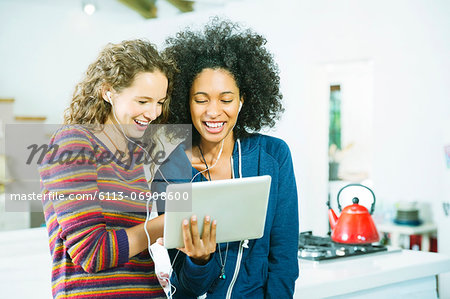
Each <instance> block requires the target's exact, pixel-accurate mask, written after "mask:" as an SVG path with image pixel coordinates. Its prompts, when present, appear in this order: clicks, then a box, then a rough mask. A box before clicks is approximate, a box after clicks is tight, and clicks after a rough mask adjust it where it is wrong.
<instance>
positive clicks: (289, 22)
mask: <svg viewBox="0 0 450 299" xmlns="http://www.w3.org/2000/svg"><path fill="white" fill-rule="evenodd" d="M98 2H99V4H102V5H103V9H102V7H101V6H100V9H99V11H98V12H96V13H95V14H94V15H93V16H91V17H88V16H86V15H84V14H83V13H82V12H81V1H70V2H69V1H64V2H61V1H57V0H46V1H30V0H14V1H13V0H0V62H1V63H0V65H1V72H0V97H13V98H15V99H16V104H15V108H14V109H15V113H16V114H21V115H46V116H47V117H48V122H49V123H57V122H60V121H61V120H62V113H63V110H64V108H65V107H66V106H67V104H68V102H69V99H70V95H71V93H72V91H73V87H74V86H75V84H76V82H77V81H78V80H79V79H80V78H81V76H82V72H83V71H84V70H85V69H86V67H87V65H88V64H89V63H90V62H91V61H92V60H93V59H94V58H95V56H96V55H97V53H98V51H99V49H100V48H101V47H102V46H103V45H105V44H106V43H107V42H118V41H121V40H123V39H129V38H135V37H146V38H148V39H150V40H151V41H153V42H154V43H156V44H158V45H161V44H162V42H163V40H164V38H165V37H166V36H167V35H168V34H172V33H174V32H176V31H177V30H178V29H179V28H181V27H183V26H184V25H185V24H191V23H196V24H201V23H204V22H205V21H206V20H207V19H208V16H209V15H213V14H217V13H219V14H222V15H226V16H228V17H229V18H231V19H233V20H237V21H243V22H245V23H246V24H247V25H249V26H251V27H253V28H254V29H256V30H257V31H259V32H261V33H263V34H264V35H265V36H266V37H267V39H268V41H269V42H268V46H269V48H270V49H271V50H272V51H273V52H274V54H275V58H276V60H277V61H278V63H279V65H280V70H281V78H282V91H283V93H284V99H285V106H286V113H285V114H284V116H283V118H282V121H281V122H280V123H279V125H278V126H277V128H276V130H275V131H273V132H272V133H271V134H273V135H275V136H279V137H281V138H283V139H285V140H286V141H287V142H288V143H289V145H290V147H291V151H292V154H293V158H294V163H295V167H296V176H297V181H298V185H299V196H300V216H301V218H300V225H301V230H307V229H313V230H314V231H315V232H317V233H323V232H324V231H325V229H326V208H325V202H326V199H327V171H328V169H327V167H328V158H327V146H328V135H327V134H328V131H327V130H328V123H327V121H328V110H327V103H326V102H324V101H322V100H321V99H320V98H317V97H316V96H315V93H314V92H313V90H314V88H313V87H314V86H315V84H316V82H314V78H315V76H314V72H315V71H314V70H315V69H317V66H318V65H322V64H324V63H342V62H346V61H361V60H371V61H373V70H374V72H373V78H374V84H373V90H374V94H373V134H372V135H373V136H374V140H373V144H374V147H373V149H372V150H373V161H372V167H371V169H372V170H373V177H372V180H373V182H374V188H375V192H376V193H377V195H378V198H379V199H380V202H379V203H380V208H381V207H382V206H385V207H387V206H389V205H390V204H392V203H393V202H394V201H397V200H399V199H406V200H412V199H414V200H419V201H426V202H430V203H434V202H437V200H438V199H440V198H441V197H443V196H445V195H444V191H443V190H444V186H445V184H448V182H446V181H445V178H444V177H443V176H442V171H441V164H440V163H441V158H442V157H441V155H442V143H441V136H443V132H444V131H445V130H450V128H446V127H444V125H443V120H444V119H446V118H449V116H450V101H449V99H450V90H449V89H448V87H447V85H448V82H449V79H450V60H449V55H448V53H450V42H449V39H448V37H449V36H450V18H448V15H449V12H450V2H449V1H446V0H435V1H422V0H398V1H389V0H380V1H359V0H341V1H335V0H317V1H307V0H302V1H288V0H279V1H267V0H264V1H254V0H253V1H238V2H237V1H236V2H235V1H231V2H229V4H228V5H226V6H225V7H224V8H223V9H221V10H220V11H214V10H211V11H202V12H201V13H191V14H184V15H182V16H167V17H164V18H161V19H157V20H150V21H146V20H143V19H140V18H139V16H137V14H135V13H134V12H132V11H127V10H126V9H123V10H118V9H116V8H117V7H115V8H114V9H113V8H109V7H108V6H107V5H108V4H107V3H108V1H98ZM62 3H64V4H62Z"/></svg>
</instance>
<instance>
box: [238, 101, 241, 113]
mask: <svg viewBox="0 0 450 299" xmlns="http://www.w3.org/2000/svg"><path fill="white" fill-rule="evenodd" d="M241 108H242V102H241V101H239V111H238V112H241Z"/></svg>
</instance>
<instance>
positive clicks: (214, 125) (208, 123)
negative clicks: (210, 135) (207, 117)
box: [206, 122, 224, 128]
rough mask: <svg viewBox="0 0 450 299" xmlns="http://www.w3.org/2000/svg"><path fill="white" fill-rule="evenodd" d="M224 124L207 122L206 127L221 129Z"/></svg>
mask: <svg viewBox="0 0 450 299" xmlns="http://www.w3.org/2000/svg"><path fill="white" fill-rule="evenodd" d="M223 124H224V123H223V122H221V123H211V122H206V125H207V126H208V127H210V128H220V127H222V126H223Z"/></svg>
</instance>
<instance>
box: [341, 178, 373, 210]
mask: <svg viewBox="0 0 450 299" xmlns="http://www.w3.org/2000/svg"><path fill="white" fill-rule="evenodd" d="M351 186H359V187H364V188H366V189H367V190H369V191H370V193H372V196H373V202H372V206H371V207H370V214H371V215H372V214H373V211H374V210H375V194H374V193H373V191H372V189H370V188H369V187H367V186H364V185H361V184H348V185H347V186H344V187H342V188H341V190H339V192H338V195H337V204H338V208H339V212H341V211H342V207H341V203H340V201H339V195H341V192H342V190H344V189H345V188H347V187H351Z"/></svg>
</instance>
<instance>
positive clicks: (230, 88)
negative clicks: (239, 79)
mask: <svg viewBox="0 0 450 299" xmlns="http://www.w3.org/2000/svg"><path fill="white" fill-rule="evenodd" d="M241 100H242V99H240V98H239V88H238V87H237V84H236V81H235V80H234V78H233V75H231V73H230V72H228V71H227V70H224V69H204V70H203V71H202V72H200V73H199V74H198V75H197V77H196V78H195V80H194V82H193V83H192V87H191V91H190V101H189V102H190V110H191V118H192V123H193V125H194V127H195V128H196V129H197V131H198V132H199V133H200V136H201V141H202V142H211V143H218V142H220V141H222V140H223V139H224V138H225V137H227V140H228V139H230V140H233V132H232V130H233V127H234V125H235V123H236V121H237V117H238V113H239V103H240V101H241Z"/></svg>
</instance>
